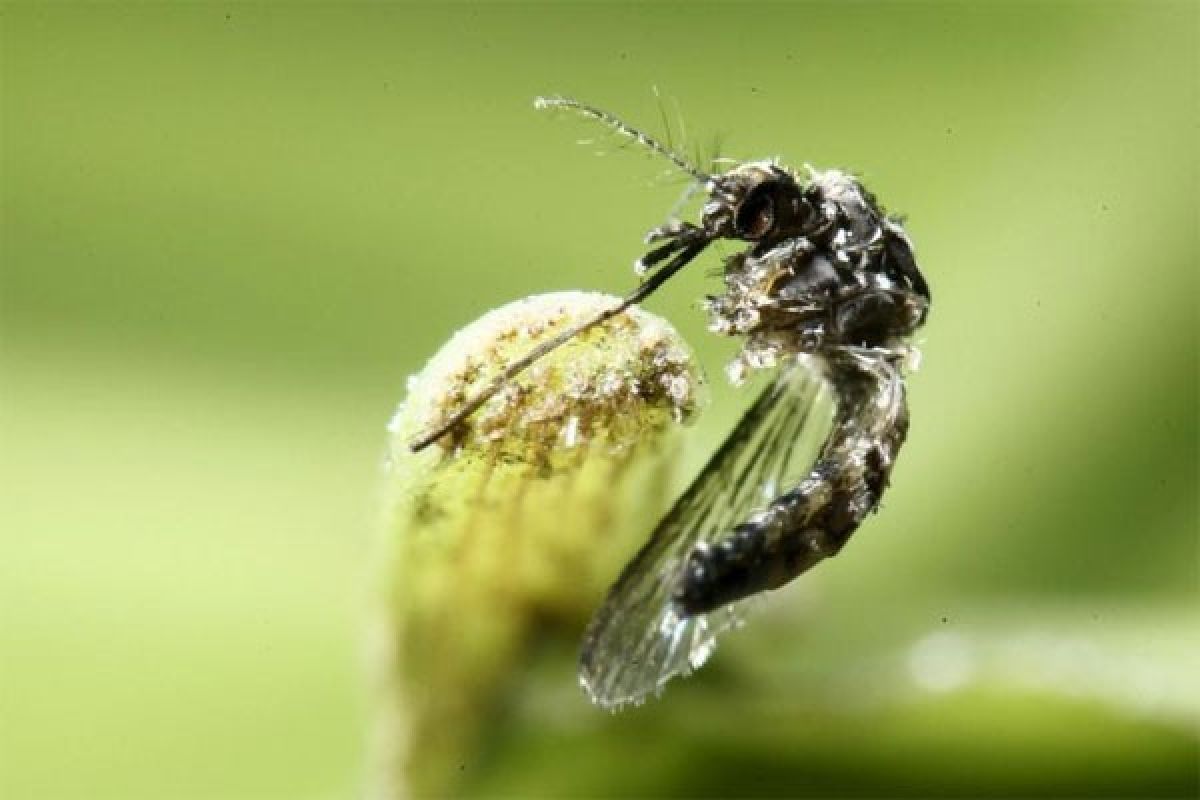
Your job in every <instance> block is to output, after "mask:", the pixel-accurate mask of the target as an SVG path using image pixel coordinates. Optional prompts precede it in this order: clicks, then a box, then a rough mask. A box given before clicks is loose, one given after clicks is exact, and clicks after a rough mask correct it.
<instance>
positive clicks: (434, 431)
mask: <svg viewBox="0 0 1200 800" xmlns="http://www.w3.org/2000/svg"><path fill="white" fill-rule="evenodd" d="M708 243H709V239H708V238H707V237H702V236H700V235H697V236H696V237H695V238H693V239H692V240H691V242H690V243H688V244H687V245H685V246H684V247H683V249H682V250H680V252H679V253H677V254H676V256H675V257H674V258H673V259H671V261H670V262H669V263H668V264H666V265H665V266H663V267H661V268H660V269H659V270H658V271H656V272H655V273H654V274H653V275H651V276H650V277H649V278H647V279H646V280H645V281H644V282H643V283H642V284H641V285H640V286H638V287H637V288H636V289H634V290H633V291H632V292H630V293H629V294H628V295H626V297H625V299H623V300H622V301H621V302H620V303H618V304H617V305H615V306H613V307H612V308H607V309H605V310H604V311H601V312H599V313H598V314H595V315H594V316H592V317H591V318H590V319H585V320H584V321H583V322H580V323H579V324H577V325H573V326H571V327H570V328H567V329H566V330H565V331H563V332H562V333H560V334H558V335H557V336H555V337H553V338H552V339H547V340H546V341H544V342H542V343H541V344H539V345H538V346H537V347H535V348H533V349H532V350H530V351H529V352H528V353H526V354H525V355H523V356H521V357H520V358H518V359H517V360H516V361H513V362H511V363H510V364H509V365H508V366H506V367H505V368H504V369H503V370H501V372H500V374H499V375H497V376H496V377H495V378H493V379H492V381H491V382H490V383H488V384H487V385H486V386H484V387H483V388H482V389H480V390H479V391H478V392H476V393H475V395H474V396H473V397H471V399H470V400H468V401H467V402H465V403H464V404H463V406H462V408H460V409H459V410H458V411H455V412H454V414H452V415H451V416H450V418H449V419H447V420H445V421H444V422H442V423H441V424H439V425H437V426H436V427H433V428H431V429H429V430H427V431H425V433H422V434H420V435H419V436H417V438H415V439H413V440H412V441H411V442H409V444H408V448H409V450H411V451H412V452H414V453H417V452H420V451H421V450H424V449H425V448H426V447H428V446H429V445H431V444H433V443H434V442H436V441H437V440H438V439H440V438H442V437H443V436H445V435H446V434H447V433H449V432H450V431H451V430H452V429H453V428H454V427H455V426H457V425H459V424H461V423H462V421H463V420H465V419H466V418H467V417H469V416H471V415H472V414H474V413H475V412H476V411H478V410H479V407H480V406H482V405H483V404H484V403H486V402H487V401H488V400H489V399H491V398H492V397H493V396H494V395H495V394H496V393H497V392H499V391H500V390H501V389H503V388H504V385H505V384H506V383H508V382H509V381H510V380H512V379H513V378H515V377H516V376H517V375H519V374H520V373H521V372H523V371H524V370H525V369H526V368H527V367H528V366H529V365H530V364H532V363H533V362H535V361H537V360H538V359H540V358H541V357H542V356H544V355H546V354H547V353H549V352H551V351H552V350H555V349H557V348H558V347H560V346H561V345H563V344H565V343H567V342H569V341H570V340H571V339H574V338H575V337H576V336H578V335H579V334H581V333H583V332H584V331H587V330H590V329H591V328H594V327H595V326H597V325H600V324H601V323H604V322H607V321H608V320H610V319H612V318H613V317H615V316H617V315H618V314H620V313H621V312H622V311H624V310H625V309H627V308H629V307H630V306H633V305H637V304H638V303H640V302H642V301H643V300H645V299H646V298H647V297H649V296H650V295H651V294H653V293H654V291H655V290H656V289H658V287H660V286H662V285H663V284H664V283H666V282H667V280H668V279H669V278H670V277H671V276H672V275H674V274H675V273H676V272H678V271H679V270H681V269H683V267H684V266H685V265H686V264H687V263H688V262H689V261H691V260H692V259H693V258H695V257H696V256H697V255H699V254H700V251H701V250H703V249H704V248H705V247H707V246H708Z"/></svg>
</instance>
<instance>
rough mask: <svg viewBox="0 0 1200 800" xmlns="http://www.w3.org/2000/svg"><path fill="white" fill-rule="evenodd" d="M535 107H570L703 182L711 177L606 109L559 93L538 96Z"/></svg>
mask: <svg viewBox="0 0 1200 800" xmlns="http://www.w3.org/2000/svg"><path fill="white" fill-rule="evenodd" d="M533 107H534V108H536V109H538V110H539V111H541V110H543V109H548V108H549V109H554V108H565V109H569V110H571V111H574V112H576V113H577V114H581V115H583V116H585V117H587V118H588V119H592V120H595V121H596V122H599V123H601V124H602V125H607V126H608V127H609V128H612V129H613V130H614V131H616V132H617V133H619V134H621V135H622V136H628V137H629V138H630V139H632V140H634V141H635V142H637V143H638V144H640V145H641V146H642V147H645V148H646V149H647V150H649V151H651V152H652V153H657V154H658V155H660V156H662V157H663V158H665V159H667V160H668V161H670V162H671V163H672V164H674V165H675V166H676V167H678V168H679V169H681V170H682V171H684V172H686V173H687V174H688V175H691V176H692V177H693V178H695V179H696V180H697V181H699V182H701V183H705V182H707V181H708V179H709V178H710V177H711V176H710V175H708V174H707V173H705V172H702V171H700V169H698V168H697V167H695V166H694V165H692V163H691V162H689V161H688V160H687V159H686V158H684V157H683V156H681V155H680V154H679V153H677V152H675V151H674V150H673V149H671V148H670V147H669V146H667V145H665V144H663V143H662V142H660V141H658V140H657V139H655V138H654V137H653V136H651V135H649V134H648V133H644V132H642V131H640V130H638V129H637V128H635V127H633V126H632V125H629V124H627V123H625V122H622V121H621V120H620V119H619V118H617V117H615V116H613V115H612V114H610V113H608V112H607V111H604V110H603V109H600V108H596V107H595V106H590V105H588V104H587V103H581V102H580V101H578V100H574V99H572V98H570V97H560V96H558V95H555V96H552V97H536V98H534V100H533ZM667 135H668V136H669V135H670V128H669V127H668V128H667Z"/></svg>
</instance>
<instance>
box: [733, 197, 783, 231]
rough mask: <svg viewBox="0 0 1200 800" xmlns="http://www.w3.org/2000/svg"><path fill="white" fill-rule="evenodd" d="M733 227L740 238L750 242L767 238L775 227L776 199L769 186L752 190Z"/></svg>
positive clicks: (740, 207)
mask: <svg viewBox="0 0 1200 800" xmlns="http://www.w3.org/2000/svg"><path fill="white" fill-rule="evenodd" d="M733 225H734V229H735V230H736V231H737V235H738V236H740V237H741V238H743V239H749V240H750V241H757V240H759V239H762V238H765V237H766V236H767V235H768V234H769V233H770V232H771V230H772V229H773V228H774V227H775V198H774V196H773V193H772V191H771V187H770V186H769V185H768V184H760V185H758V186H756V187H755V188H753V189H751V190H750V193H749V194H748V195H746V199H745V200H743V201H742V203H741V205H739V206H738V209H737V215H736V216H735V217H734V221H733Z"/></svg>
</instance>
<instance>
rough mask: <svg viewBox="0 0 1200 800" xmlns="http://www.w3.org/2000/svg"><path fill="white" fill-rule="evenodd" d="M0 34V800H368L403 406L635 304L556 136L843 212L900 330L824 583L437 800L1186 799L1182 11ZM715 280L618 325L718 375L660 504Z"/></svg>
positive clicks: (612, 13)
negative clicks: (495, 350)
mask: <svg viewBox="0 0 1200 800" xmlns="http://www.w3.org/2000/svg"><path fill="white" fill-rule="evenodd" d="M0 13H2V18H0V24H2V26H3V54H2V69H3V72H2V76H0V77H2V81H3V84H2V106H0V112H2V115H3V117H2V134H3V141H2V161H0V166H2V170H3V171H2V174H0V201H2V208H0V210H2V214H3V217H2V241H0V258H2V262H0V268H2V273H0V278H2V283H0V288H2V294H0V302H2V318H0V324H2V333H3V339H2V358H3V361H2V369H3V373H2V377H0V381H2V382H0V399H2V404H3V406H2V423H0V425H2V427H0V436H2V440H0V492H2V496H3V506H2V508H0V795H2V796H4V797H6V798H84V797H87V798H159V797H173V798H215V797H222V798H225V797H228V798H268V797H279V798H298V797H347V796H355V795H356V794H358V793H359V791H360V787H361V786H362V785H363V770H364V767H363V761H364V759H363V752H364V735H365V734H364V731H365V729H366V721H367V718H368V716H369V695H368V693H367V692H366V691H365V690H364V689H363V680H362V677H361V676H362V669H361V661H362V658H361V655H360V653H361V647H360V641H361V636H360V632H361V619H362V608H363V605H364V598H365V596H366V592H365V591H364V584H365V582H366V580H365V579H366V576H367V575H368V574H369V572H370V567H369V566H368V560H369V558H370V552H371V548H370V527H371V520H372V514H373V505H374V503H375V498H376V491H377V482H378V463H379V457H380V454H381V451H382V447H383V441H384V424H385V422H386V420H387V418H388V417H389V415H390V413H391V411H392V409H393V408H394V406H395V404H396V403H397V402H398V401H399V400H400V399H401V397H402V395H403V387H404V381H405V378H406V376H407V375H408V374H409V373H411V372H412V371H414V370H415V369H417V368H418V367H419V366H420V365H421V364H422V363H423V362H424V360H425V359H426V358H427V357H428V356H429V355H430V354H431V353H432V352H433V351H434V350H435V349H436V348H437V347H438V346H439V345H440V343H441V342H443V341H444V340H445V339H446V338H448V336H449V335H450V334H451V333H452V332H453V331H454V330H455V329H456V328H457V327H458V326H460V325H462V324H465V323H466V322H468V321H469V320H471V319H473V318H475V317H477V316H478V315H480V314H481V313H482V312H484V311H486V310H487V309H489V308H492V307H495V306H497V305H500V304H502V303H504V302H506V301H508V300H511V299H515V298H517V297H521V296H524V295H526V294H530V293H534V292H540V291H548V290H553V289H565V288H585V289H597V290H605V291H611V292H621V291H623V290H625V289H627V288H628V287H629V286H630V285H631V284H632V282H633V280H634V278H633V277H632V275H631V273H630V271H629V265H630V264H631V262H632V261H633V259H634V258H636V257H637V256H638V255H639V254H640V247H639V243H640V237H641V234H642V233H643V231H644V230H645V229H647V228H649V227H651V226H653V225H655V224H657V223H659V222H660V221H661V220H662V219H663V217H664V215H665V214H666V212H667V210H668V209H669V208H670V206H671V205H672V203H673V202H674V200H675V198H676V196H677V195H678V192H679V188H680V186H679V185H678V183H675V184H672V183H670V182H663V181H661V180H657V179H656V178H655V176H656V175H657V173H658V171H659V165H657V164H655V163H653V162H650V161H648V160H647V159H646V158H644V157H643V156H641V155H637V154H627V153H619V152H618V153H613V152H610V153H608V154H607V155H605V156H604V157H601V158H597V157H594V156H593V154H592V152H591V149H590V148H587V147H578V146H575V145H574V144H573V143H572V142H573V140H574V139H576V138H579V136H580V135H586V134H587V133H588V132H587V131H586V130H585V129H580V128H579V127H578V126H576V125H575V124H574V123H573V122H565V121H562V120H555V119H551V118H548V117H545V116H542V115H538V114H536V113H534V111H533V110H532V107H531V99H532V97H533V96H534V95H536V94H539V93H547V92H562V93H569V94H573V95H577V96H580V97H583V98H586V99H588V100H589V101H591V102H594V103H597V104H600V105H603V106H605V107H608V108H611V109H613V110H615V111H617V112H619V113H621V114H622V115H624V116H626V117H627V118H628V119H629V120H631V121H632V122H634V123H635V124H642V125H645V126H646V127H648V128H650V129H651V130H654V131H657V132H661V131H662V123H661V120H662V115H661V113H660V112H661V108H662V107H663V106H665V108H666V109H667V110H668V111H669V112H670V114H671V115H672V119H675V116H674V115H675V114H676V113H677V112H678V114H679V115H681V116H682V118H683V119H685V120H686V123H687V126H688V132H689V135H690V136H691V137H692V139H693V141H695V142H704V141H707V140H708V139H710V138H712V137H713V136H714V135H720V136H722V137H723V141H724V147H723V154H725V155H728V156H733V157H739V158H744V157H763V156H773V155H778V156H781V157H783V158H784V159H785V160H787V161H789V162H791V163H795V164H798V163H802V162H805V161H808V162H811V163H813V164H815V165H819V166H844V167H847V168H851V169H853V170H855V171H857V172H858V173H859V174H861V175H863V176H864V178H865V180H866V181H867V182H868V185H869V186H871V187H872V188H873V189H874V190H876V191H877V192H878V194H879V195H880V197H881V198H883V199H884V201H885V202H886V203H887V204H888V205H889V206H890V207H892V208H893V209H895V210H899V211H903V212H904V213H906V214H907V215H908V219H909V230H910V232H911V233H912V235H913V237H914V239H915V241H916V242H917V245H918V250H919V255H920V257H921V263H922V265H923V268H924V271H925V274H926V276H927V277H928V279H929V282H930V284H931V285H932V287H933V293H934V305H933V310H932V314H931V317H930V322H929V325H928V326H927V329H926V331H925V345H924V354H925V364H924V366H923V368H922V370H921V371H920V372H919V373H918V374H917V375H915V376H914V377H913V379H912V381H911V399H912V406H913V412H912V414H913V425H912V431H911V438H910V443H909V445H908V446H907V447H906V448H905V450H904V452H903V455H902V457H901V459H900V462H899V465H898V468H897V470H896V472H895V475H894V484H893V489H892V491H891V493H890V494H889V496H888V497H887V500H886V508H885V512H884V513H883V514H881V515H880V516H878V517H877V518H875V519H873V520H872V521H871V522H870V523H869V525H868V526H867V527H866V529H864V530H863V531H861V532H860V534H859V536H858V537H857V538H856V539H855V541H854V542H853V544H852V545H851V546H850V547H849V548H848V550H847V551H846V553H845V554H844V555H843V556H842V557H841V558H838V559H836V560H835V561H834V562H831V563H829V564H827V565H825V566H823V567H822V568H821V569H819V570H818V571H816V572H814V573H813V574H812V575H810V576H808V577H807V578H806V579H805V581H804V582H803V585H802V586H800V585H798V586H796V587H793V589H792V590H790V594H788V595H785V599H780V601H779V602H778V604H775V605H772V607H771V608H769V609H768V610H767V611H766V612H765V613H764V614H763V615H762V618H761V619H760V620H756V621H755V624H754V625H751V626H749V627H748V628H747V629H746V630H745V631H743V632H740V633H738V634H736V635H733V636H730V637H728V638H727V640H726V641H725V642H724V643H723V646H722V648H721V650H720V652H719V654H718V655H717V657H716V659H715V661H714V663H713V664H712V665H711V667H710V668H708V669H706V670H705V671H704V672H703V673H702V674H701V675H699V676H697V677H695V678H693V679H692V680H689V681H686V682H681V683H678V684H676V685H673V687H672V689H671V691H670V692H669V693H668V694H667V695H666V696H665V698H664V699H663V700H662V701H661V702H659V703H657V704H655V705H652V706H649V707H646V708H644V709H643V710H641V711H639V712H637V713H636V714H633V715H622V716H620V717H616V718H612V717H608V716H605V715H602V714H599V713H598V712H595V711H593V710H592V709H590V708H589V707H588V706H586V704H585V703H584V701H583V698H582V697H581V696H577V695H574V694H567V695H564V697H565V699H564V700H563V701H562V702H560V703H556V704H555V705H554V707H553V708H551V709H545V708H541V709H539V708H531V709H525V710H523V711H521V710H518V711H515V712H512V715H511V719H508V720H507V721H506V722H505V723H504V724H499V725H497V727H496V730H497V734H496V739H495V740H494V741H493V742H492V744H491V746H490V747H489V748H488V749H487V752H486V753H482V754H480V757H479V763H477V764H472V765H471V768H472V778H471V782H470V786H471V787H472V789H471V790H472V791H474V792H477V793H483V794H508V795H524V794H531V793H540V794H554V795H559V794H565V793H580V794H588V795H593V796H595V795H604V794H611V793H637V794H665V795H669V794H692V795H694V794H709V795H717V794H729V793H738V794H763V795H789V794H791V795H801V794H803V795H847V794H860V795H874V796H891V795H930V794H954V795H960V796H964V795H966V796H978V795H999V794H1004V795H1065V794H1072V795H1087V794H1093V795H1105V796H1123V795H1144V796H1174V795H1181V796H1182V795H1193V796H1194V794H1195V793H1196V792H1197V784H1198V779H1197V756H1198V743H1197V742H1198V740H1197V725H1198V724H1200V680H1198V679H1197V677H1196V676H1197V675H1200V634H1198V630H1200V627H1198V626H1197V622H1198V618H1197V617H1198V615H1197V600H1198V599H1200V597H1198V594H1200V587H1198V584H1200V579H1198V560H1197V519H1198V509H1197V485H1198V478H1200V475H1198V468H1197V446H1198V444H1197V443H1198V435H1200V431H1198V426H1197V408H1198V403H1197V400H1198V397H1197V364H1198V359H1197V355H1198V354H1197V339H1198V337H1197V317H1196V308H1197V297H1198V294H1197V256H1198V251H1200V247H1198V245H1197V219H1198V208H1197V197H1198V185H1197V176H1198V166H1197V164H1198V159H1197V141H1200V124H1198V111H1197V103H1198V94H1197V82H1198V77H1197V75H1198V65H1197V50H1198V42H1200V38H1198V33H1197V31H1198V30H1200V22H1198V12H1197V7H1196V6H1195V5H1194V4H1190V3H1180V4H1165V3H1129V4H1124V3H1104V4H1075V3H1071V4H1023V3H1022V4H980V5H966V4H957V3H954V4H949V5H938V4H915V3H888V4H882V5H874V4H866V3H862V4H853V5H840V4H837V5H761V6H760V5H749V4H738V5H732V6H720V5H698V6H691V5H666V4H664V5H654V6H621V5H600V6H582V5H581V6H574V5H572V6H551V5H537V6H492V5H486V6H484V5H459V6H452V7H423V6H415V5H397V6H375V5H370V6H367V5H349V6H336V7H332V6H331V7H323V6H302V7H301V6H283V5H280V6H270V5H257V4H255V5H242V4H219V3H208V4H196V5H190V6H167V5H156V6H148V5H136V6H132V5H131V6H113V5H87V6H69V5H58V4H55V5H45V6H26V5H19V4H13V3H6V4H4V6H3V8H2V12H0ZM655 86H657V87H658V88H659V89H660V90H661V94H662V97H663V98H666V99H665V100H662V101H660V100H659V99H658V98H656V97H655V95H654V93H653V91H652V89H653V87H655ZM677 132H678V131H677ZM716 264H717V262H716V260H715V259H714V258H713V257H711V256H709V257H707V259H706V260H705V262H704V263H703V264H701V265H697V266H696V267H695V268H692V269H691V270H690V271H689V272H688V273H687V274H685V275H682V276H680V277H679V278H678V279H676V280H675V281H673V283H672V284H671V285H670V286H669V287H668V288H667V289H665V290H664V291H662V292H661V293H660V294H659V296H657V297H655V298H654V299H653V300H652V301H651V303H650V304H649V305H650V307H651V308H652V309H653V310H655V311H657V312H659V313H662V314H664V315H665V316H667V317H669V318H670V319H672V320H673V321H674V322H675V323H676V324H677V326H678V327H679V328H680V329H681V330H682V331H683V332H684V333H685V335H686V336H687V338H688V339H689V340H690V341H691V342H692V344H693V345H694V347H695V348H696V350H697V352H698V354H699V356H700V358H701V359H702V360H703V361H704V363H705V365H706V367H707V369H708V372H709V374H710V376H711V377H712V378H713V380H712V383H713V385H714V392H713V394H714V401H713V406H712V409H711V411H710V412H709V413H708V414H707V415H706V416H705V418H704V419H703V420H702V421H701V422H700V423H699V424H698V425H697V426H696V428H695V430H694V432H693V434H692V437H691V441H692V448H691V450H690V451H689V452H690V453H691V455H690V456H689V460H688V465H689V466H688V468H689V469H694V468H695V466H696V465H698V464H699V463H700V459H702V458H703V456H704V454H705V453H706V452H707V451H711V448H712V447H714V446H715V444H716V443H717V441H718V440H719V438H720V436H721V435H722V432H723V430H726V429H727V428H728V426H729V425H730V424H731V422H732V420H733V419H734V418H735V416H736V414H737V413H738V411H739V409H740V407H741V405H743V404H745V403H746V402H747V401H748V399H749V398H748V397H747V396H745V395H744V394H739V393H737V392H735V391H732V390H728V389H726V388H725V387H724V386H723V380H722V378H721V367H722V364H723V362H724V360H725V359H726V358H728V356H729V355H730V354H731V353H732V344H731V343H729V342H723V341H717V340H716V338H715V337H713V336H711V335H709V334H707V333H706V332H705V330H704V319H703V315H702V314H701V313H700V312H699V311H698V310H697V308H696V300H697V299H698V298H699V297H701V296H702V295H703V294H704V293H705V291H707V290H712V289H713V288H714V287H715V285H716V284H715V283H714V281H713V278H712V277H711V274H709V273H711V269H712V268H714V267H715V266H716ZM686 472H687V469H685V470H684V473H683V474H686ZM681 477H682V475H681ZM552 663H558V662H552ZM564 663H565V662H564ZM560 667H561V669H562V670H563V671H564V672H563V675H565V677H566V680H568V681H569V680H570V676H569V675H568V674H567V672H566V671H569V666H562V665H561V664H560ZM550 671H551V672H556V670H555V669H552V670H550Z"/></svg>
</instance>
